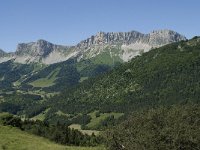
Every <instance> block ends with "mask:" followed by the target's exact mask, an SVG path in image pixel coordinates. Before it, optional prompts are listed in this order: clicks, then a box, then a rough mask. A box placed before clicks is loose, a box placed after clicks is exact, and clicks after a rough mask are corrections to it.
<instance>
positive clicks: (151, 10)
mask: <svg viewBox="0 0 200 150" xmlns="http://www.w3.org/2000/svg"><path fill="white" fill-rule="evenodd" d="M156 29H172V30H175V31H177V32H179V33H181V34H183V35H185V36H186V37H187V38H191V37H193V36H195V35H200V1H199V0H1V1H0V48H1V49H3V50H5V51H15V49H16V46H17V44H18V43H21V42H31V41H36V40H38V39H45V40H48V41H50V42H52V43H55V44H63V45H74V44H76V43H78V42H79V41H81V40H83V39H85V38H87V37H90V36H91V35H93V34H96V32H98V31H105V32H109V31H110V32H117V31H131V30H137V31H140V32H143V33H148V32H150V31H152V30H156Z"/></svg>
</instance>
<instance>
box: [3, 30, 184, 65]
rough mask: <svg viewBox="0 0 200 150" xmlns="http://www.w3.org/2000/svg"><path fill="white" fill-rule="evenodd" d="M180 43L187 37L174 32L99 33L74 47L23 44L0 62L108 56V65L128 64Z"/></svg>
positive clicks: (78, 59) (40, 61)
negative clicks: (170, 44) (152, 50)
mask: <svg viewBox="0 0 200 150" xmlns="http://www.w3.org/2000/svg"><path fill="white" fill-rule="evenodd" d="M181 40H186V38H185V37H184V36H183V35H181V34H179V33H177V32H175V31H171V30H156V31H153V32H151V33H149V34H143V33H140V32H137V31H130V32H108V33H105V32H98V33H97V34H96V35H94V36H91V37H90V38H88V39H86V40H83V41H81V42H80V43H78V44H77V45H75V46H63V45H56V44H52V43H50V42H48V41H45V40H38V41H36V42H30V43H20V44H18V46H17V49H16V51H15V52H11V53H6V52H4V51H3V50H0V63H2V62H6V61H8V60H13V61H14V62H16V63H22V64H29V63H32V62H37V63H42V64H54V63H58V62H62V61H66V60H68V59H71V58H73V59H76V60H77V61H81V60H87V59H94V58H96V57H98V59H101V61H102V62H103V63H104V59H105V57H106V60H105V61H106V62H108V61H109V60H110V62H109V63H112V62H127V61H129V60H130V59H132V58H133V57H135V56H137V55H140V54H142V53H144V52H147V51H149V50H150V49H152V48H156V47H160V46H163V45H166V44H169V43H173V42H178V41H181Z"/></svg>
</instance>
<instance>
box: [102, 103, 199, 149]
mask: <svg viewBox="0 0 200 150" xmlns="http://www.w3.org/2000/svg"><path fill="white" fill-rule="evenodd" d="M199 116H200V107H199V105H185V106H173V107H171V108H170V107H169V108H157V109H151V110H145V111H141V112H136V113H133V115H131V116H130V117H129V119H128V120H126V121H125V122H123V123H122V124H120V125H119V126H117V127H115V128H114V129H109V130H107V131H106V133H105V135H104V137H105V138H106V143H107V146H108V148H109V149H110V150H120V149H125V150H130V149H131V150H142V149H148V150H160V149H161V150H168V149H170V150H177V149H180V150H189V149H191V150H192V149H193V150H197V149H200V136H199V135H200V128H199V127H200V119H199Z"/></svg>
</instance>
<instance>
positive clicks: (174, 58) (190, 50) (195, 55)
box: [48, 37, 200, 116]
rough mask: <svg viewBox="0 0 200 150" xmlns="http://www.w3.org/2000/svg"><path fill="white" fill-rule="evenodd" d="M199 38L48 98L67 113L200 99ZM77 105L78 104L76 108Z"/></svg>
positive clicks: (51, 104)
mask: <svg viewBox="0 0 200 150" xmlns="http://www.w3.org/2000/svg"><path fill="white" fill-rule="evenodd" d="M199 68H200V38H198V37H195V38H193V39H191V40H189V41H182V42H178V43H173V44H169V45H166V46H163V47H161V48H157V49H154V50H151V51H150V52H147V53H144V54H143V55H142V56H139V57H136V58H134V59H133V60H132V61H130V62H129V63H126V64H123V65H121V66H119V67H118V68H116V69H114V70H113V71H111V72H110V73H108V74H105V75H103V76H101V77H98V78H94V79H91V80H87V81H85V82H83V83H82V84H80V85H78V86H77V87H74V88H73V89H68V90H66V91H65V92H63V93H62V94H61V95H58V96H55V97H53V98H52V99H51V100H50V101H48V107H50V108H52V110H51V111H49V116H51V115H52V113H53V110H54V111H57V110H61V111H62V112H64V113H66V114H74V113H83V114H85V113H86V114H87V113H89V112H91V111H95V110H100V111H101V112H113V111H114V112H125V113H126V112H131V111H133V110H136V109H142V108H145V107H156V106H159V105H171V104H175V103H187V102H191V101H192V102H199V97H200V95H199V93H200V92H199V90H200V86H199V85H200V78H199V77H200V69H199ZM74 106H76V107H74Z"/></svg>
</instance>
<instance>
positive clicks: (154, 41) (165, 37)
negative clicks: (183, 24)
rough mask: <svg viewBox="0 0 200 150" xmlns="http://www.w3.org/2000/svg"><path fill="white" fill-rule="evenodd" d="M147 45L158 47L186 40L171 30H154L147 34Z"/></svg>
mask: <svg viewBox="0 0 200 150" xmlns="http://www.w3.org/2000/svg"><path fill="white" fill-rule="evenodd" d="M148 38H149V44H151V45H152V46H158V45H160V44H162V45H165V44H169V43H172V42H178V41H181V40H186V37H185V36H183V35H181V34H179V33H177V32H175V31H172V30H156V31H153V32H151V33H149V34H148Z"/></svg>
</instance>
